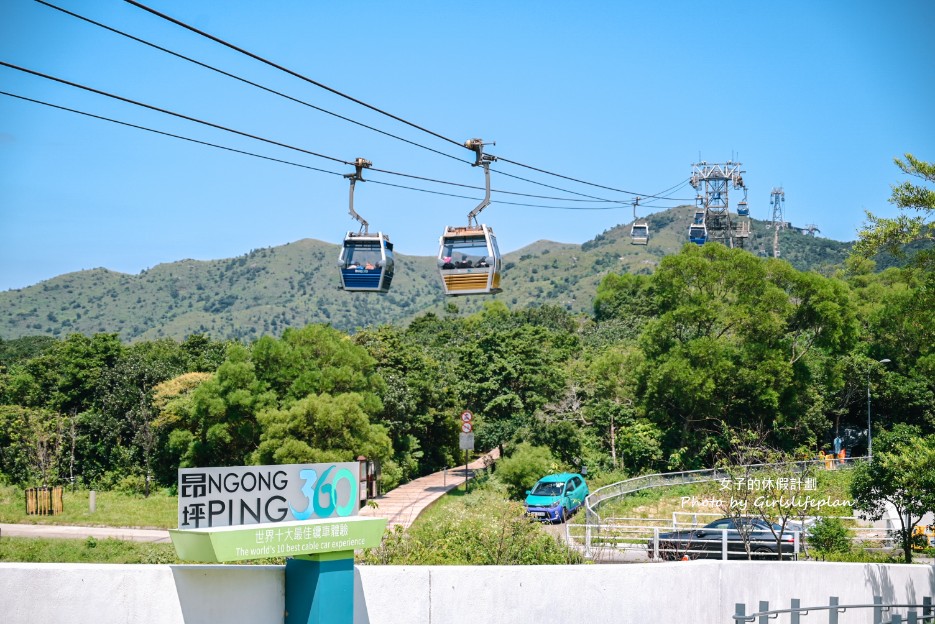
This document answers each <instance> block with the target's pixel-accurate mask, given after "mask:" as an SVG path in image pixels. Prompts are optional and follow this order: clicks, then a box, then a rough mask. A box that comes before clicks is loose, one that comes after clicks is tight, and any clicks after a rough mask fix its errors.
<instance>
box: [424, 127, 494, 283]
mask: <svg viewBox="0 0 935 624" xmlns="http://www.w3.org/2000/svg"><path fill="white" fill-rule="evenodd" d="M465 147H467V148H469V149H472V150H474V152H475V154H476V159H475V162H474V166H475V167H476V166H478V165H479V166H482V167H483V168H484V180H485V184H486V192H485V195H484V199H483V201H481V203H480V204H478V206H477V207H476V208H475V209H474V210H472V211H471V212H470V213H468V224H467V227H460V226H454V225H450V226H448V227H446V228H445V232H444V233H443V234H442V235H441V238H440V239H439V247H438V270H439V273H440V274H441V278H442V286H443V287H444V289H445V294H446V295H449V296H457V295H486V294H495V293H498V292H501V290H502V289H501V288H500V250H499V249H498V248H497V238H496V237H495V236H494V233H493V229H492V228H491V227H489V226H487V225H484V224H481V225H478V224H477V215H478V214H479V213H480V211H481V210H483V209H484V208H486V207H487V205H488V204H489V203H490V163H491V162H493V161H494V160H496V157H495V156H491V155H489V154H484V143H483V141H481V139H471V140H470V141H468V142H467V143H465Z"/></svg>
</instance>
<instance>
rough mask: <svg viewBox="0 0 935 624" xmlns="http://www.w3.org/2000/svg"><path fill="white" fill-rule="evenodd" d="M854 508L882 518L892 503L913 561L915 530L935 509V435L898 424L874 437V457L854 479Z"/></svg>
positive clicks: (906, 553)
mask: <svg viewBox="0 0 935 624" xmlns="http://www.w3.org/2000/svg"><path fill="white" fill-rule="evenodd" d="M851 497H852V498H853V500H854V509H855V510H856V511H861V512H864V513H865V514H867V515H868V517H869V518H870V519H872V520H879V519H880V518H882V517H883V515H884V514H885V513H886V506H887V504H889V505H892V506H893V507H894V508H895V510H896V513H897V515H898V516H899V522H900V529H899V537H900V541H901V543H902V548H903V555H904V558H905V561H906V563H911V562H912V531H913V529H914V528H915V527H916V525H918V523H919V521H920V520H921V519H922V516H923V515H925V514H926V513H928V512H935V436H928V437H923V436H922V435H921V434H920V432H919V429H918V428H917V427H912V426H909V425H896V426H895V427H893V428H892V429H891V430H890V431H882V432H881V433H880V434H878V435H876V436H874V439H873V458H872V460H871V461H868V462H866V463H862V464H858V466H857V467H856V468H855V469H854V476H853V480H852V481H851Z"/></svg>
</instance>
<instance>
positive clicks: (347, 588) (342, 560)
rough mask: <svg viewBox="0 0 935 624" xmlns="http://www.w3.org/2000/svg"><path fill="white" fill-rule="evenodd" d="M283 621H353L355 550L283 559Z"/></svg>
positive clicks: (310, 623)
mask: <svg viewBox="0 0 935 624" xmlns="http://www.w3.org/2000/svg"><path fill="white" fill-rule="evenodd" d="M285 616H286V617H285V624H353V622H354V551H353V550H341V551H336V552H329V553H322V554H315V555H298V556H296V557H294V558H292V559H287V560H286V613H285Z"/></svg>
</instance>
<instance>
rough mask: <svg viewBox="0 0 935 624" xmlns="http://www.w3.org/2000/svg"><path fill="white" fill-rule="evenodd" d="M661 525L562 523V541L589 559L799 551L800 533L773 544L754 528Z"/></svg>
mask: <svg viewBox="0 0 935 624" xmlns="http://www.w3.org/2000/svg"><path fill="white" fill-rule="evenodd" d="M665 531H668V529H667V528H665V527H658V526H656V527H647V526H637V525H621V524H614V525H610V524H600V525H594V524H571V523H566V524H565V542H566V543H568V544H580V545H581V546H580V547H581V550H582V554H584V556H585V557H588V558H590V559H597V558H601V557H603V556H608V557H612V556H614V555H615V554H619V553H621V552H623V551H629V552H637V553H641V555H640V556H645V557H647V558H648V559H650V560H683V559H689V560H690V559H701V558H708V559H721V560H727V559H756V560H763V559H779V558H780V557H781V558H782V559H797V558H798V557H799V554H800V553H801V551H802V534H801V532H799V531H785V532H784V533H783V534H782V537H783V539H782V540H780V542H779V544H777V542H776V539H775V536H772V535H769V534H764V532H763V531H757V534H756V535H749V536H748V537H747V538H746V539H744V538H743V537H741V536H739V534H738V532H737V531H736V530H732V529H706V530H705V532H704V535H699V534H698V532H697V531H681V532H680V534H679V535H678V536H672V535H669V534H667V533H666V532H665Z"/></svg>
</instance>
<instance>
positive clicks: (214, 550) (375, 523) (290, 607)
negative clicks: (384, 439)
mask: <svg viewBox="0 0 935 624" xmlns="http://www.w3.org/2000/svg"><path fill="white" fill-rule="evenodd" d="M359 474H360V465H359V464H358V463H355V462H344V463H336V464H291V465H285V466H234V467H230V468H185V469H182V470H179V528H178V529H173V530H170V531H169V535H170V536H171V537H172V543H173V545H174V546H175V551H176V553H178V556H179V559H182V560H184V561H204V562H210V563H221V562H227V561H246V560H249V559H264V558H267V557H288V558H287V560H286V596H285V624H353V620H354V551H355V550H360V549H362V548H374V547H377V546H379V545H380V542H381V540H382V539H383V532H384V530H385V529H386V520H385V519H384V518H363V517H360V516H358V515H357V510H358V507H359V505H360V500H359V498H358V497H359V494H360V490H359V484H358V478H359Z"/></svg>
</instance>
